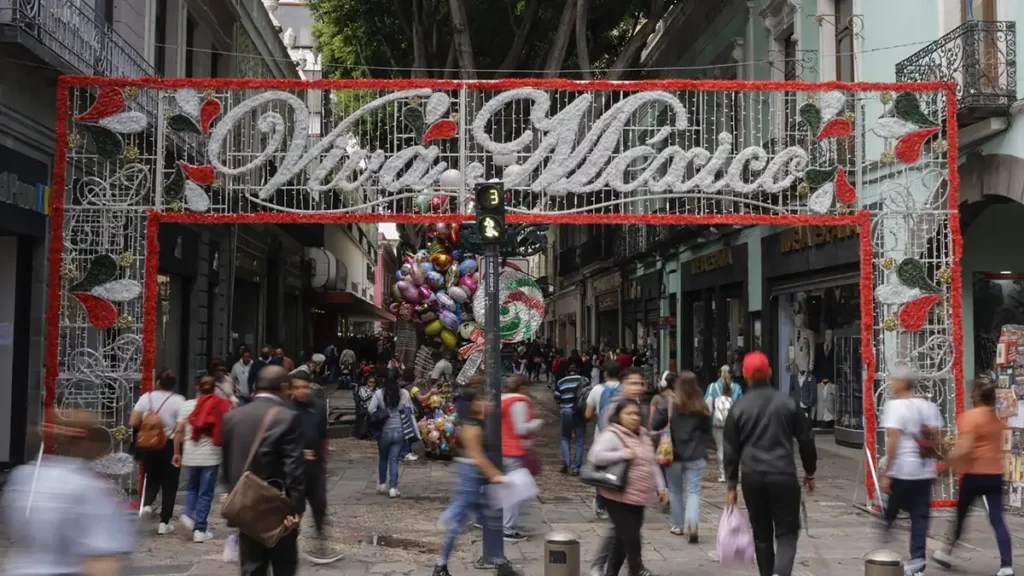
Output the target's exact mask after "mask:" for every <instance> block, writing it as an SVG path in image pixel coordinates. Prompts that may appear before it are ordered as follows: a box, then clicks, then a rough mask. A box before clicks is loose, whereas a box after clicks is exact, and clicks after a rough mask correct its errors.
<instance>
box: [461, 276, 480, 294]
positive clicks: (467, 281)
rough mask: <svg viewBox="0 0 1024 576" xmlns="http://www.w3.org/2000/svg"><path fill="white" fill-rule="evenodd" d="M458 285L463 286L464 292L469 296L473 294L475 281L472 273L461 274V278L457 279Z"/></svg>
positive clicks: (475, 286) (475, 285)
mask: <svg viewBox="0 0 1024 576" xmlns="http://www.w3.org/2000/svg"><path fill="white" fill-rule="evenodd" d="M459 286H462V287H463V288H465V289H466V292H468V293H469V295H470V296H473V294H474V293H476V288H477V283H476V280H473V275H472V274H466V275H465V276H463V277H462V279H460V280H459Z"/></svg>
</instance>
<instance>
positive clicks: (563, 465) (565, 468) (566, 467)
mask: <svg viewBox="0 0 1024 576" xmlns="http://www.w3.org/2000/svg"><path fill="white" fill-rule="evenodd" d="M559 472H560V473H561V474H568V473H569V467H568V466H566V465H565V464H562V469H561V470H560V471H559Z"/></svg>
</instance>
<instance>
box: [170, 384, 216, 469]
mask: <svg viewBox="0 0 1024 576" xmlns="http://www.w3.org/2000/svg"><path fill="white" fill-rule="evenodd" d="M197 402H198V400H197V399H195V398H193V399H191V400H186V401H185V403H184V404H182V405H181V411H180V412H179V413H178V422H181V423H183V424H185V437H184V438H182V440H184V445H183V446H182V450H181V463H182V464H183V465H185V466H220V461H221V451H220V446H217V445H216V444H214V443H213V438H210V437H209V436H200V437H199V439H198V440H193V439H192V425H191V424H189V423H188V417H189V416H191V415H192V412H194V411H195V409H196V403H197Z"/></svg>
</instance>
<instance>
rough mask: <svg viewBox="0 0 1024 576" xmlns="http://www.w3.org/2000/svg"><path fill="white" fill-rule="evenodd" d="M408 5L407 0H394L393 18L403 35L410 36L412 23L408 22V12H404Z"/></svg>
mask: <svg viewBox="0 0 1024 576" xmlns="http://www.w3.org/2000/svg"><path fill="white" fill-rule="evenodd" d="M408 6H409V2H408V0H395V18H396V19H397V20H398V24H399V25H400V26H401V27H402V31H404V32H405V35H406V36H408V37H409V38H412V23H411V22H409V14H408V13H407V12H406V8H407V7H408Z"/></svg>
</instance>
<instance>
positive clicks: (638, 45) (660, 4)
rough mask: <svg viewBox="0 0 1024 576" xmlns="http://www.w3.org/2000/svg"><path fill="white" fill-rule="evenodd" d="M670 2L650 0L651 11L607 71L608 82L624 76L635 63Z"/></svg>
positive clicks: (666, 0)
mask: <svg viewBox="0 0 1024 576" xmlns="http://www.w3.org/2000/svg"><path fill="white" fill-rule="evenodd" d="M670 2H671V0H651V10H650V12H648V13H647V20H646V21H644V23H643V25H641V26H640V27H639V28H638V29H637V30H636V31H634V32H633V35H632V36H630V37H629V40H628V41H626V45H625V46H623V47H622V51H620V52H619V56H618V58H616V59H615V62H614V63H613V64H612V66H611V69H610V70H608V76H607V79H608V80H620V79H622V77H623V76H625V74H626V70H625V69H626V68H628V67H629V66H630V65H631V64H633V63H634V62H635V61H636V59H637V56H639V54H640V52H641V51H642V50H643V47H644V45H645V44H647V39H648V38H649V37H650V35H651V34H653V33H654V29H655V28H656V27H657V26H658V22H659V21H661V18H662V17H663V16H665V12H667V11H668V8H669V4H670Z"/></svg>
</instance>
